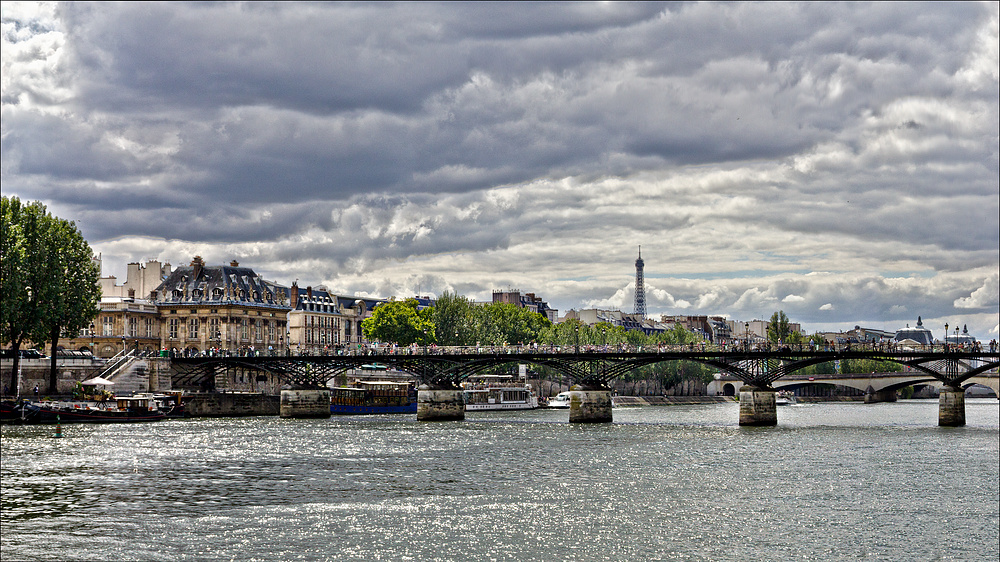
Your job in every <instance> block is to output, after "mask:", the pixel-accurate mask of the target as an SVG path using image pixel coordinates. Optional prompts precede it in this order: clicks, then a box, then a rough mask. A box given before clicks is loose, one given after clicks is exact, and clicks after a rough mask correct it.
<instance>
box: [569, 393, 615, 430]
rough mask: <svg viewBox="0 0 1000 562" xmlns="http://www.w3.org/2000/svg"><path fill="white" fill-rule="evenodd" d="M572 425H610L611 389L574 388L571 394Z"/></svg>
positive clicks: (570, 418)
mask: <svg viewBox="0 0 1000 562" xmlns="http://www.w3.org/2000/svg"><path fill="white" fill-rule="evenodd" d="M569 421H570V423H610V422H612V421H614V420H613V418H612V415H611V389H610V388H606V387H601V386H579V385H577V386H574V387H573V388H572V389H570V393H569Z"/></svg>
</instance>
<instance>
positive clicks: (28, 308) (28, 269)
mask: <svg viewBox="0 0 1000 562" xmlns="http://www.w3.org/2000/svg"><path fill="white" fill-rule="evenodd" d="M0 206H2V209H0V216H2V219H0V235H2V241H0V318H2V320H0V343H2V344H3V345H10V346H11V350H12V351H13V352H14V361H13V364H12V368H11V373H10V386H9V388H11V389H12V390H13V391H14V392H17V384H18V381H17V372H18V368H19V364H20V355H19V353H18V351H19V350H20V349H21V344H22V343H24V342H25V341H30V338H31V336H32V335H33V334H35V333H37V332H38V330H39V328H40V326H41V316H40V312H41V310H40V308H39V306H38V303H37V295H38V287H39V285H40V283H41V282H42V280H43V278H42V277H41V276H40V275H39V274H38V273H39V271H40V270H41V265H42V264H43V263H44V262H45V260H46V258H47V255H46V248H45V245H44V244H43V242H42V240H43V236H42V228H43V222H44V221H43V218H44V216H45V207H44V206H43V205H41V204H40V203H37V202H36V203H32V204H29V205H24V204H22V203H21V201H20V200H19V199H18V198H17V197H11V198H7V197H3V198H2V199H0Z"/></svg>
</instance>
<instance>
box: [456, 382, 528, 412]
mask: <svg viewBox="0 0 1000 562" xmlns="http://www.w3.org/2000/svg"><path fill="white" fill-rule="evenodd" d="M502 379H506V380H502ZM464 394H465V410H466V411H467V412H474V411H480V410H534V409H535V408H537V407H538V397H537V396H535V391H534V390H532V389H531V387H530V386H528V385H526V384H524V385H521V384H518V383H517V382H515V381H513V380H512V379H511V378H510V377H494V376H484V377H482V378H481V379H480V380H477V381H475V382H467V383H465V385H464Z"/></svg>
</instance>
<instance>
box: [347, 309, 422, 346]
mask: <svg viewBox="0 0 1000 562" xmlns="http://www.w3.org/2000/svg"><path fill="white" fill-rule="evenodd" d="M361 330H362V331H363V333H364V335H365V338H367V339H368V341H378V342H383V343H395V344H399V345H410V344H414V343H415V344H417V345H430V344H432V343H434V341H435V340H434V338H435V329H434V321H433V320H432V319H431V312H430V309H424V310H421V311H418V310H417V300H416V299H406V300H402V301H397V300H395V299H393V300H390V301H388V302H385V303H382V304H380V305H378V306H376V307H375V309H374V310H373V311H372V315H371V316H370V317H369V318H366V319H365V320H364V321H363V322H361Z"/></svg>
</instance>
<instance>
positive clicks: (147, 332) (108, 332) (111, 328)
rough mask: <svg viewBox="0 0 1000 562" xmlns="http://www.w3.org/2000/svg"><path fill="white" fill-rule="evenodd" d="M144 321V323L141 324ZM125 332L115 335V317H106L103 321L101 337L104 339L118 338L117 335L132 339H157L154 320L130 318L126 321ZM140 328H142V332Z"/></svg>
mask: <svg viewBox="0 0 1000 562" xmlns="http://www.w3.org/2000/svg"><path fill="white" fill-rule="evenodd" d="M140 320H142V322H140ZM125 322H126V325H125V330H124V331H123V333H122V334H116V333H115V317H114V316H104V317H102V319H101V335H102V336H104V337H110V336H117V335H127V336H128V337H130V338H138V337H140V336H141V337H146V338H153V337H156V332H155V330H154V326H155V323H154V322H153V319H152V318H141V319H140V318H136V317H130V318H128V319H126V321H125ZM139 326H142V330H140V328H139Z"/></svg>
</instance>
